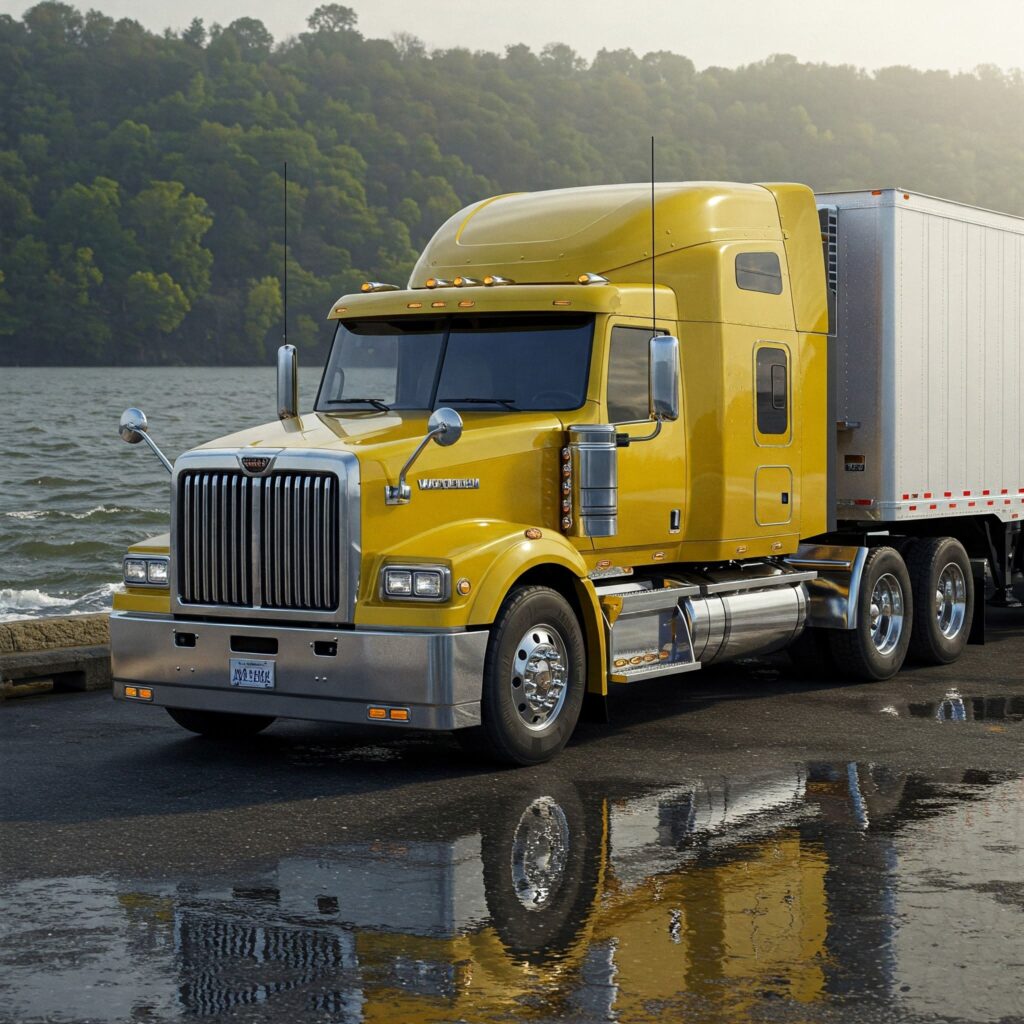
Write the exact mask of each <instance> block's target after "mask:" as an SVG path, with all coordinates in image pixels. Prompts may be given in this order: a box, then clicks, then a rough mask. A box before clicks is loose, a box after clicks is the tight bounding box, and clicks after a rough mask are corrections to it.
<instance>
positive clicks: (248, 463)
mask: <svg viewBox="0 0 1024 1024" xmlns="http://www.w3.org/2000/svg"><path fill="white" fill-rule="evenodd" d="M238 461H239V462H240V463H241V464H242V469H244V470H245V471H246V473H249V474H252V475H253V476H258V475H259V474H261V473H266V471H267V470H268V469H270V466H271V463H273V461H274V460H273V458H272V457H271V456H270V455H240V456H239V457H238Z"/></svg>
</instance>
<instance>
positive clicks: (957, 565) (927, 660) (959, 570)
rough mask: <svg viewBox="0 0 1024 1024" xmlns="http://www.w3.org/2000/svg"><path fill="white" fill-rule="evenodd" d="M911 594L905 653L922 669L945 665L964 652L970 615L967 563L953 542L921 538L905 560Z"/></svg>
mask: <svg viewBox="0 0 1024 1024" xmlns="http://www.w3.org/2000/svg"><path fill="white" fill-rule="evenodd" d="M907 570H908V571H909V573H910V589H911V591H912V593H913V595H914V626H913V630H912V631H911V635H910V654H911V656H912V657H913V658H914V660H915V661H919V662H921V663H923V664H925V665H948V664H950V663H951V662H954V661H956V659H957V658H959V657H960V655H961V654H962V653H963V649H964V646H965V645H966V644H967V637H968V635H969V634H970V632H971V620H972V618H973V616H974V576H973V574H972V573H971V560H970V559H969V558H968V557H967V552H966V551H965V550H964V547H963V545H962V544H961V543H960V541H958V540H955V539H954V538H952V537H925V538H922V539H921V540H919V541H918V542H917V543H916V544H915V545H914V546H913V547H912V548H911V549H910V551H909V553H908V556H907Z"/></svg>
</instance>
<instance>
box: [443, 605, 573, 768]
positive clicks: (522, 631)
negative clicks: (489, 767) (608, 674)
mask: <svg viewBox="0 0 1024 1024" xmlns="http://www.w3.org/2000/svg"><path fill="white" fill-rule="evenodd" d="M585 684H586V654H585V651H584V646H583V633H582V630H581V629H580V624H579V622H578V621H577V619H576V615H575V613H574V612H573V610H572V608H571V607H570V606H569V602H568V601H566V599H565V598H564V597H562V595H561V594H559V593H558V592H557V591H555V590H551V589H550V588H548V587H538V586H521V587H515V588H514V589H513V590H512V591H511V592H510V593H509V595H508V597H506V598H505V601H504V603H503V604H502V606H501V610H500V611H499V612H498V618H497V620H496V621H495V623H494V628H493V629H492V630H491V636H490V640H489V642H488V645H487V656H486V658H485V660H484V678H483V693H482V696H481V706H480V714H481V719H482V724H481V725H480V726H479V727H478V728H476V729H459V730H458V731H457V732H456V733H455V735H456V737H457V738H458V740H459V742H460V743H461V744H462V745H463V746H464V747H466V748H467V749H469V750H471V751H472V752H474V753H478V754H483V755H485V756H486V757H488V758H491V759H493V760H497V761H502V762H505V763H506V764H518V765H530V764H541V763H542V762H543V761H547V760H549V759H550V758H552V757H554V756H555V754H557V753H558V751H560V750H561V749H562V747H564V746H565V744H566V743H567V742H568V740H569V737H570V736H571V735H572V731H573V729H575V728H576V721H577V719H578V718H579V716H580V708H581V706H582V704H583V691H584V687H585Z"/></svg>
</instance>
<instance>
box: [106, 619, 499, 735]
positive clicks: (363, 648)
mask: <svg viewBox="0 0 1024 1024" xmlns="http://www.w3.org/2000/svg"><path fill="white" fill-rule="evenodd" d="M487 638H488V633H487V631H486V630H481V631H479V632H472V633H467V632H460V633H441V632H438V633H402V632H385V631H380V630H376V631H371V630H330V629H301V628H295V627H282V626H270V625H266V626H263V625H258V624H257V625H237V624H232V623H219V622H187V621H182V620H180V619H178V620H175V619H170V618H161V617H156V616H148V615H140V614H136V613H129V612H115V613H114V614H113V615H111V616H110V652H111V667H112V671H113V677H114V697H115V698H116V699H119V700H128V699H129V698H126V697H125V692H124V691H125V685H126V684H127V685H134V686H139V685H141V686H145V687H148V688H150V689H152V691H153V697H152V701H150V703H152V704H159V705H163V706H165V707H178V708H194V709H196V710H201V711H229V712H236V713H238V714H244V715H275V716H279V717H282V718H305V719H311V720H313V721H322V722H357V723H365V722H368V721H371V719H370V718H369V707H370V706H371V705H373V706H381V705H384V706H386V707H389V708H390V707H397V708H408V709H409V720H408V721H407V722H387V723H379V722H378V723H377V724H390V725H393V726H406V727H412V728H417V729H461V728H464V727H466V726H472V725H479V724H480V693H481V685H482V679H483V669H484V655H485V653H486V649H487ZM182 643H187V644H189V645H190V646H182ZM274 643H276V647H277V653H276V654H271V653H255V652H254V648H259V647H261V646H263V647H264V648H265V647H266V646H268V645H269V646H271V647H272V646H273V644H274ZM318 644H319V645H321V646H320V648H319V649H321V650H322V649H324V647H323V645H327V649H330V645H332V644H334V645H336V650H337V653H336V654H335V655H329V654H328V655H322V654H317V653H315V652H316V650H317V649H318V648H317V645H318ZM232 658H247V659H263V660H268V661H273V662H274V666H275V676H276V679H275V687H274V689H273V690H250V689H240V688H238V687H233V686H231V684H230V681H229V662H230V660H231V659H232ZM132 703H141V702H140V701H132Z"/></svg>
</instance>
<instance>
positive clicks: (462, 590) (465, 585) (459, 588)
mask: <svg viewBox="0 0 1024 1024" xmlns="http://www.w3.org/2000/svg"><path fill="white" fill-rule="evenodd" d="M472 589H473V584H472V583H470V582H469V580H467V579H466V577H465V576H463V577H462V579H461V580H459V582H458V583H456V584H455V593H457V594H461V595H462V596H463V597H465V596H466V595H467V594H468V593H469V592H470V591H471V590H472Z"/></svg>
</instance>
